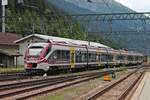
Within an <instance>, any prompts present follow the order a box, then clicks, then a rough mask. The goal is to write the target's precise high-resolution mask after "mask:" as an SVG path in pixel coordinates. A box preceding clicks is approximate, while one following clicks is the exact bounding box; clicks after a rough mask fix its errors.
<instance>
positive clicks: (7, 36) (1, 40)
mask: <svg viewBox="0 0 150 100" xmlns="http://www.w3.org/2000/svg"><path fill="white" fill-rule="evenodd" d="M20 38H21V36H19V35H17V34H15V33H0V44H8V45H13V44H14V43H13V42H14V41H16V40H18V39H20ZM14 45H15V44H14Z"/></svg>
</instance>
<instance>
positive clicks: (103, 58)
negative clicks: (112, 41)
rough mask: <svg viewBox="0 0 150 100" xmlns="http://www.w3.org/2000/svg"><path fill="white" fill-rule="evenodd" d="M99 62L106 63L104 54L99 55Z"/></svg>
mask: <svg viewBox="0 0 150 100" xmlns="http://www.w3.org/2000/svg"><path fill="white" fill-rule="evenodd" d="M100 60H101V62H107V55H106V54H101V55H100Z"/></svg>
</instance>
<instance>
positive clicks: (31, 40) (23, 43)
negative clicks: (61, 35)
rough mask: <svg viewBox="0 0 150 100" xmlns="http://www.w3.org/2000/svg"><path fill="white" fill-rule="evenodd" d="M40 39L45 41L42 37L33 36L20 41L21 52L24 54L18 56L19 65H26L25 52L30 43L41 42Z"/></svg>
mask: <svg viewBox="0 0 150 100" xmlns="http://www.w3.org/2000/svg"><path fill="white" fill-rule="evenodd" d="M40 41H43V40H42V39H39V38H37V37H31V38H28V39H26V40H23V41H21V42H20V43H19V53H20V54H21V55H23V56H20V57H19V58H18V62H17V64H18V65H24V56H25V52H26V50H27V48H28V45H29V44H30V43H34V42H40Z"/></svg>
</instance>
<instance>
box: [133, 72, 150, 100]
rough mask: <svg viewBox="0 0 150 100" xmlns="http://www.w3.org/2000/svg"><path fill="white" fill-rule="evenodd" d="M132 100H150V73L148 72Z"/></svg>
mask: <svg viewBox="0 0 150 100" xmlns="http://www.w3.org/2000/svg"><path fill="white" fill-rule="evenodd" d="M130 100H150V72H146V74H145V76H144V77H143V79H142V81H141V82H140V84H139V86H138V87H137V89H136V91H135V92H134V94H133V96H132V97H131V99H130Z"/></svg>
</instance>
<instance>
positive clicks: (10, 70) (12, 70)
mask: <svg viewBox="0 0 150 100" xmlns="http://www.w3.org/2000/svg"><path fill="white" fill-rule="evenodd" d="M23 71H24V67H23V66H19V67H8V68H0V73H15V72H23Z"/></svg>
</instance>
